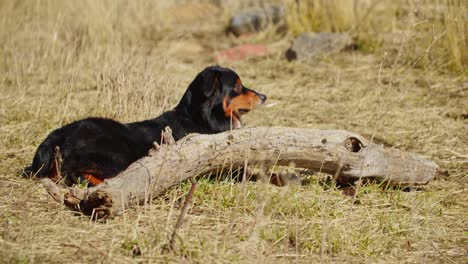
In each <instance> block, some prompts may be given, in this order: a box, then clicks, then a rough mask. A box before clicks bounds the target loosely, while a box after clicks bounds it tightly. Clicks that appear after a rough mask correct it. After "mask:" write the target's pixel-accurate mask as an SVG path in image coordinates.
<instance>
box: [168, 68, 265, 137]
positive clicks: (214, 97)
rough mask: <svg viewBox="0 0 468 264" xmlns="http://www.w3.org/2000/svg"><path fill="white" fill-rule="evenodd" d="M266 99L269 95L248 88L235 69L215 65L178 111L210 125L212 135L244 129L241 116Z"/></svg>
mask: <svg viewBox="0 0 468 264" xmlns="http://www.w3.org/2000/svg"><path fill="white" fill-rule="evenodd" d="M265 100H266V96H265V95H263V94H261V93H258V92H256V91H254V90H251V89H249V88H247V87H245V86H244V85H243V84H242V81H241V80H240V78H239V75H237V73H235V72H234V71H233V70H231V69H228V68H222V67H218V66H212V67H207V68H205V69H204V70H203V71H202V72H200V73H199V74H198V75H197V77H196V78H195V79H194V80H193V81H192V83H191V84H190V85H189V87H188V89H187V91H186V92H185V94H184V96H183V97H182V100H181V101H180V103H179V105H178V106H177V107H176V110H178V111H182V112H184V113H185V114H188V115H190V116H191V117H192V118H193V119H194V120H196V122H201V123H202V125H207V126H208V129H209V130H210V131H211V132H221V131H226V130H229V129H230V128H239V127H241V118H240V117H241V115H243V114H245V113H247V112H249V111H251V110H253V109H255V108H256V107H257V106H259V105H261V104H263V103H264V102H265Z"/></svg>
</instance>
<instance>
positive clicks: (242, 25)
mask: <svg viewBox="0 0 468 264" xmlns="http://www.w3.org/2000/svg"><path fill="white" fill-rule="evenodd" d="M284 11H285V8H284V6H282V5H269V6H265V7H264V8H253V9H252V8H251V9H246V10H243V11H241V12H240V13H239V14H237V15H235V16H233V17H232V18H231V21H230V23H229V27H228V29H227V31H228V32H232V33H233V34H234V35H236V36H240V35H243V34H246V33H252V32H257V31H260V30H262V29H264V28H266V26H267V25H268V24H269V23H272V24H278V23H280V22H281V21H284V15H285V12H284Z"/></svg>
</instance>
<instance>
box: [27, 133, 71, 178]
mask: <svg viewBox="0 0 468 264" xmlns="http://www.w3.org/2000/svg"><path fill="white" fill-rule="evenodd" d="M64 141H65V136H64V133H63V131H61V129H58V130H55V131H53V132H52V133H50V135H49V136H48V137H47V138H46V139H45V140H44V141H43V142H42V143H41V144H40V145H39V147H38V148H37V151H36V154H35V155H34V159H33V163H32V165H31V167H30V168H29V169H30V172H31V173H32V174H34V175H35V176H37V177H40V178H44V177H48V176H49V175H50V174H51V170H52V169H53V168H54V162H55V149H56V147H59V148H60V147H61V146H62V145H63V143H64Z"/></svg>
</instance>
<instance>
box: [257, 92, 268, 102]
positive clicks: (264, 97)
mask: <svg viewBox="0 0 468 264" xmlns="http://www.w3.org/2000/svg"><path fill="white" fill-rule="evenodd" d="M257 95H258V97H259V98H260V100H262V103H264V102H265V101H266V99H267V97H266V95H264V94H261V93H258V94H257Z"/></svg>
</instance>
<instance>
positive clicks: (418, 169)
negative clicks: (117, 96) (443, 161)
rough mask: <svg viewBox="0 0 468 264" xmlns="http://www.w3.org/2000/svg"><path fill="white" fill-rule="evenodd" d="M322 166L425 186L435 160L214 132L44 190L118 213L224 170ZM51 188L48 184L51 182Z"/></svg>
mask: <svg viewBox="0 0 468 264" xmlns="http://www.w3.org/2000/svg"><path fill="white" fill-rule="evenodd" d="M260 163H262V164H267V166H273V165H278V166H288V165H290V164H294V166H295V167H298V168H307V169H310V170H314V171H321V172H324V173H329V174H331V175H334V176H335V179H336V180H337V181H339V182H354V181H357V180H360V179H364V178H365V179H372V180H376V181H378V182H387V183H388V184H391V185H403V186H407V185H421V184H426V183H427V182H428V181H430V180H431V179H433V178H434V176H435V175H436V173H437V171H438V166H437V164H436V163H434V162H432V161H430V160H426V159H423V158H420V157H418V156H416V155H414V154H410V153H406V152H403V151H399V150H397V149H384V148H383V146H380V145H377V144H374V143H371V142H369V141H368V140H366V139H365V138H364V137H362V136H360V135H357V134H354V133H351V132H347V131H341V130H316V129H305V128H286V127H256V128H245V129H239V130H233V131H228V132H224V133H219V134H215V135H201V134H191V135H188V136H187V137H185V138H183V139H181V140H179V141H177V142H175V143H173V144H170V145H161V146H158V149H157V151H153V152H151V154H150V156H148V157H145V158H142V159H140V160H138V161H136V162H135V163H133V164H132V165H130V166H129V168H128V169H127V170H125V171H124V172H122V173H121V174H119V175H118V176H117V177H115V178H113V179H110V180H107V181H105V182H104V183H102V184H100V185H98V186H95V187H92V188H88V189H84V190H83V189H76V188H67V189H61V191H60V192H61V194H58V190H57V189H56V188H55V187H50V186H53V184H51V182H50V181H49V180H44V181H45V187H46V188H47V189H50V190H51V192H52V194H53V196H54V197H58V199H57V200H60V201H63V202H64V203H65V204H66V205H69V206H76V205H79V207H80V210H81V211H83V212H84V213H86V214H92V215H95V216H96V217H97V218H104V217H112V216H115V215H120V214H122V213H123V212H124V210H125V209H126V208H128V207H130V206H132V205H137V204H140V205H141V204H145V203H148V202H149V201H151V199H153V198H154V197H155V196H158V195H160V194H162V193H163V192H164V191H166V190H168V189H169V188H170V187H171V186H174V185H176V184H178V183H180V182H181V181H184V180H187V179H189V178H191V177H196V176H198V175H204V174H207V173H210V172H213V171H216V170H218V169H220V168H221V167H231V166H232V167H234V168H239V167H244V166H245V164H248V166H256V165H258V164H260ZM47 186H49V187H47Z"/></svg>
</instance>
